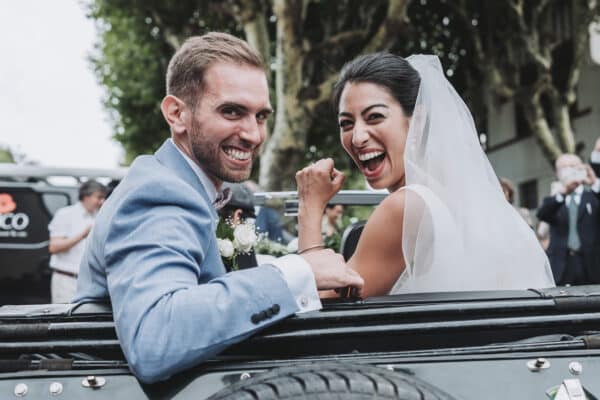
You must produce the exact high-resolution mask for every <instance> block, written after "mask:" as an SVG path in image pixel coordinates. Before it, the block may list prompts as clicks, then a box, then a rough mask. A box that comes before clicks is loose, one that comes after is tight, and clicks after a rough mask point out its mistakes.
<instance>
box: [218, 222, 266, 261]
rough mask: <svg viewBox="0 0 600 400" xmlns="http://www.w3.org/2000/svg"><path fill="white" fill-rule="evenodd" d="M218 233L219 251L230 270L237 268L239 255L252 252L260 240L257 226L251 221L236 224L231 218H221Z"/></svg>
mask: <svg viewBox="0 0 600 400" xmlns="http://www.w3.org/2000/svg"><path fill="white" fill-rule="evenodd" d="M216 233H217V246H218V247H219V253H220V254H221V259H222V260H223V264H225V267H227V269H228V270H237V269H238V264H237V256H238V255H240V254H247V253H250V252H251V251H252V250H253V249H254V246H255V245H256V242H257V241H258V237H257V235H256V228H255V227H254V224H252V223H249V222H243V223H241V224H237V225H235V224H233V223H232V221H230V220H225V219H220V220H219V224H218V225H217V232H216Z"/></svg>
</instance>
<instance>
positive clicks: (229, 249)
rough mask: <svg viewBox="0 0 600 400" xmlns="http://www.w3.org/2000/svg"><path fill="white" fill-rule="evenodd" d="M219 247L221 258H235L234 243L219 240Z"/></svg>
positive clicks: (227, 240)
mask: <svg viewBox="0 0 600 400" xmlns="http://www.w3.org/2000/svg"><path fill="white" fill-rule="evenodd" d="M217 246H219V253H221V257H224V258H231V257H233V253H234V248H233V243H232V242H231V240H229V239H217Z"/></svg>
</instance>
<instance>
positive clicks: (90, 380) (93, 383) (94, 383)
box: [81, 375, 106, 389]
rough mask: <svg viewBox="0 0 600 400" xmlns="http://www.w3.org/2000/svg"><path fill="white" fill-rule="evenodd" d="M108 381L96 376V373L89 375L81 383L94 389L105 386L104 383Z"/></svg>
mask: <svg viewBox="0 0 600 400" xmlns="http://www.w3.org/2000/svg"><path fill="white" fill-rule="evenodd" d="M105 383H106V379H104V378H103V377H101V376H94V375H89V376H87V377H86V378H85V379H84V380H83V381H82V382H81V384H82V385H83V386H85V387H89V388H92V389H98V388H101V387H102V386H104V384H105Z"/></svg>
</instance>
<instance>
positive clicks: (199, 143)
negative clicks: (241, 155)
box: [189, 120, 254, 182]
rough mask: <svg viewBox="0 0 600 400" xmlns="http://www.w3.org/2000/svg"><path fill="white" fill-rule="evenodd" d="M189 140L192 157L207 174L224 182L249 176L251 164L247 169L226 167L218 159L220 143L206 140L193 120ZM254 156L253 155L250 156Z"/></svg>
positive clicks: (242, 179) (241, 180)
mask: <svg viewBox="0 0 600 400" xmlns="http://www.w3.org/2000/svg"><path fill="white" fill-rule="evenodd" d="M189 133H190V142H191V145H192V153H193V155H194V158H195V159H196V161H198V163H199V164H200V167H201V168H202V169H203V170H204V172H206V173H207V174H209V175H211V176H213V177H215V178H217V179H219V180H221V181H225V182H243V181H245V180H247V179H248V178H249V177H250V173H251V172H252V165H251V166H250V168H248V169H247V170H232V169H227V168H225V167H224V165H223V164H222V163H221V160H220V159H219V153H220V152H221V148H220V144H219V143H214V142H212V141H210V140H207V138H206V136H205V135H204V133H203V132H202V131H201V128H200V126H199V124H198V123H197V122H196V121H195V120H193V121H192V126H191V132H189ZM252 157H253V158H254V155H253V156H252Z"/></svg>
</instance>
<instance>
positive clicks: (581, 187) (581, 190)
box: [573, 185, 583, 197]
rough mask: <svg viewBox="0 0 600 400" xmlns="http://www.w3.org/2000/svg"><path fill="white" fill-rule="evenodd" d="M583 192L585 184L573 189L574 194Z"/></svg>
mask: <svg viewBox="0 0 600 400" xmlns="http://www.w3.org/2000/svg"><path fill="white" fill-rule="evenodd" d="M581 193H583V185H579V186H577V188H576V189H575V190H574V191H573V194H574V195H575V196H578V197H579V196H581Z"/></svg>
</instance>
